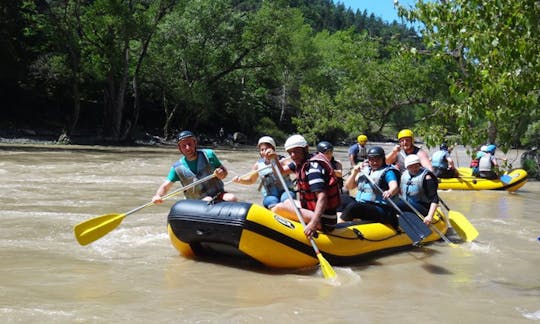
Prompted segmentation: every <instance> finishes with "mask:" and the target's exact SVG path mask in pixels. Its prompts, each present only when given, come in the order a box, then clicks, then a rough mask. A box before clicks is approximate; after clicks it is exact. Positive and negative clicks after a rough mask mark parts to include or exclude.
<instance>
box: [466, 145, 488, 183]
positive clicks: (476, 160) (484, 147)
mask: <svg viewBox="0 0 540 324" xmlns="http://www.w3.org/2000/svg"><path fill="white" fill-rule="evenodd" d="M486 151H487V145H482V146H481V147H480V148H479V149H478V151H477V152H476V155H475V157H474V159H472V160H471V164H470V165H469V167H470V168H471V169H472V175H473V176H475V177H477V176H478V165H479V164H480V158H482V156H484V154H486Z"/></svg>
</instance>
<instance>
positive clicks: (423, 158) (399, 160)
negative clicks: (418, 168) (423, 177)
mask: <svg viewBox="0 0 540 324" xmlns="http://www.w3.org/2000/svg"><path fill="white" fill-rule="evenodd" d="M398 141H399V144H398V145H396V146H395V147H394V149H393V150H392V152H390V153H388V155H387V156H386V163H388V164H395V165H396V167H397V168H398V169H399V171H400V172H404V171H405V157H407V155H409V154H416V155H418V158H419V159H420V163H422V166H423V167H424V168H426V169H428V170H429V171H433V167H432V166H431V161H430V160H429V155H428V154H427V153H426V151H424V150H422V149H421V148H420V147H418V146H415V145H414V134H413V132H412V130H410V129H403V130H401V131H400V132H399V133H398Z"/></svg>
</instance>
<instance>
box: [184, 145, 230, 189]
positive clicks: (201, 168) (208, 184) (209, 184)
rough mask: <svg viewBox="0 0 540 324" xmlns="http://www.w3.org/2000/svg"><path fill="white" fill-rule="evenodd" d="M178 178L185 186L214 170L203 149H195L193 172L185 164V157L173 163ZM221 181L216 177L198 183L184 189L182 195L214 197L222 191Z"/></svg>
mask: <svg viewBox="0 0 540 324" xmlns="http://www.w3.org/2000/svg"><path fill="white" fill-rule="evenodd" d="M173 168H174V170H175V171H176V174H177V175H178V178H180V182H181V183H182V185H183V186H186V185H188V184H190V183H192V182H194V181H196V180H197V179H202V178H204V177H207V176H209V175H211V174H212V173H213V172H214V170H213V169H212V165H211V164H210V160H209V159H208V156H207V155H206V152H205V151H204V150H197V171H196V172H195V173H193V171H191V169H190V168H189V166H188V164H187V160H186V157H185V156H184V157H182V158H181V159H180V160H179V161H177V162H176V163H175V164H174V165H173ZM223 190H224V185H223V181H221V180H219V179H218V178H215V177H214V178H212V179H210V180H208V181H205V182H203V183H200V184H198V185H196V186H195V187H193V188H191V189H188V190H186V191H184V196H186V198H189V199H202V198H204V197H206V196H210V197H214V196H216V195H217V194H219V193H221V192H223Z"/></svg>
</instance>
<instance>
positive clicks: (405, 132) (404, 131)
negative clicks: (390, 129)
mask: <svg viewBox="0 0 540 324" xmlns="http://www.w3.org/2000/svg"><path fill="white" fill-rule="evenodd" d="M403 137H410V138H414V135H413V132H412V130H410V129H402V130H401V131H400V132H399V133H398V134H397V139H398V140H400V139H402V138H403Z"/></svg>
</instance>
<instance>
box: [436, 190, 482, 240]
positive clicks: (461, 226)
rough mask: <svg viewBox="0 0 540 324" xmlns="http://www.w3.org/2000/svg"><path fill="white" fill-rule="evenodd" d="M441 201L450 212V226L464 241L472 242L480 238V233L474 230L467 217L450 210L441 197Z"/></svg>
mask: <svg viewBox="0 0 540 324" xmlns="http://www.w3.org/2000/svg"><path fill="white" fill-rule="evenodd" d="M439 201H440V202H441V203H442V205H443V206H444V208H446V210H447V211H448V219H449V220H450V224H452V227H453V228H454V230H456V232H457V233H458V235H459V237H461V239H462V240H464V241H467V242H471V241H472V240H474V239H475V238H477V237H478V231H477V230H476V228H474V226H473V224H471V222H469V220H468V219H467V218H466V217H465V215H463V214H462V213H460V212H457V211H454V210H450V208H448V205H447V204H446V203H445V202H444V200H442V199H441V197H439Z"/></svg>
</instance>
